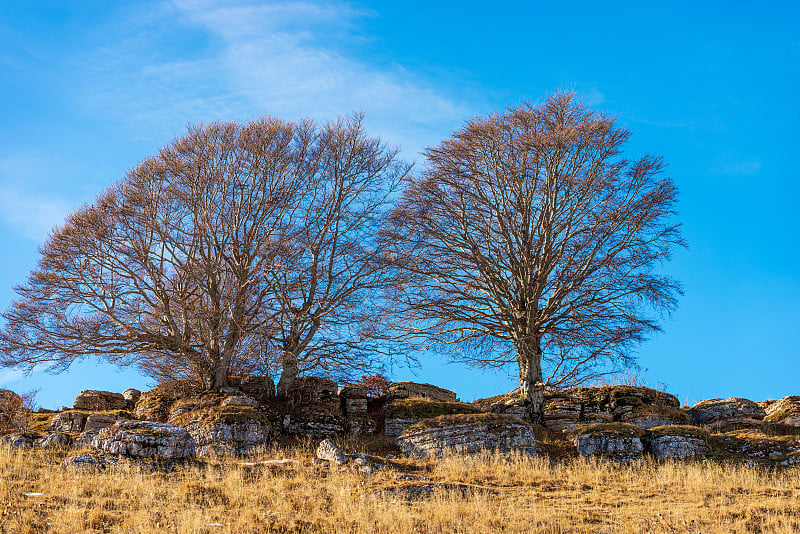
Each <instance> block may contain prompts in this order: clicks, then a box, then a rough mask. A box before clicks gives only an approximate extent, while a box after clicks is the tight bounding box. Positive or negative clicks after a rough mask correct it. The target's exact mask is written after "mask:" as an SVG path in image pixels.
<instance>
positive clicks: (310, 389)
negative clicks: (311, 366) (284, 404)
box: [287, 376, 340, 412]
mask: <svg viewBox="0 0 800 534" xmlns="http://www.w3.org/2000/svg"><path fill="white" fill-rule="evenodd" d="M287 397H288V401H289V404H290V405H293V406H302V405H316V406H319V405H324V406H328V407H330V408H331V409H333V410H335V411H337V412H338V411H340V407H339V385H338V384H337V383H336V382H334V381H333V380H330V379H329V378H322V377H318V376H299V377H297V378H295V381H294V384H292V387H291V388H289V391H288V392H287Z"/></svg>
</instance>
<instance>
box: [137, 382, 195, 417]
mask: <svg viewBox="0 0 800 534" xmlns="http://www.w3.org/2000/svg"><path fill="white" fill-rule="evenodd" d="M201 390H202V388H201V386H200V384H198V383H197V382H194V381H191V380H172V381H169V382H163V383H161V384H159V385H157V386H156V387H154V388H153V389H151V390H150V391H145V392H144V393H142V395H141V396H140V397H139V400H138V401H136V406H135V408H134V412H133V413H134V415H135V416H136V418H137V419H143V420H146V421H156V422H159V423H165V422H167V420H168V419H169V417H170V410H171V409H172V405H173V404H174V403H175V401H176V400H178V399H183V398H186V397H190V396H192V395H197V394H198V393H199V392H200V391H201Z"/></svg>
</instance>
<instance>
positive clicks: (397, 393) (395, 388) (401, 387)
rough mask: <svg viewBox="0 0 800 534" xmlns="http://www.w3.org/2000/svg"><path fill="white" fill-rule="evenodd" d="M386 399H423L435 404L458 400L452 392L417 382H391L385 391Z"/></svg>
mask: <svg viewBox="0 0 800 534" xmlns="http://www.w3.org/2000/svg"><path fill="white" fill-rule="evenodd" d="M386 398H387V400H395V399H410V398H424V399H428V400H431V401H436V402H455V401H457V400H458V398H457V397H456V394H455V392H454V391H450V390H449V389H444V388H440V387H437V386H434V385H432V384H420V383H417V382H392V383H391V384H390V385H389V388H388V389H387V391H386Z"/></svg>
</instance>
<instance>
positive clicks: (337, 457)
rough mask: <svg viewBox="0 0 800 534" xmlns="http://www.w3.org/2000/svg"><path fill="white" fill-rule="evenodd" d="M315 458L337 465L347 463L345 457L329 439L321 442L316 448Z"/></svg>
mask: <svg viewBox="0 0 800 534" xmlns="http://www.w3.org/2000/svg"><path fill="white" fill-rule="evenodd" d="M317 458H319V459H320V460H326V461H328V462H333V463H335V464H338V465H343V464H346V463H347V456H345V454H344V453H343V452H342V451H340V450H339V448H338V447H337V446H336V445H334V444H333V442H332V441H331V440H329V439H324V440H322V441H321V442H320V443H319V445H318V446H317Z"/></svg>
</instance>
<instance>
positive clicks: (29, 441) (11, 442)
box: [2, 434, 34, 450]
mask: <svg viewBox="0 0 800 534" xmlns="http://www.w3.org/2000/svg"><path fill="white" fill-rule="evenodd" d="M2 439H3V443H4V444H6V445H7V446H9V447H10V448H12V449H15V450H19V449H27V448H29V447H31V446H32V445H33V441H34V438H33V437H32V436H30V435H29V434H7V435H5V436H3V438H2Z"/></svg>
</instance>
